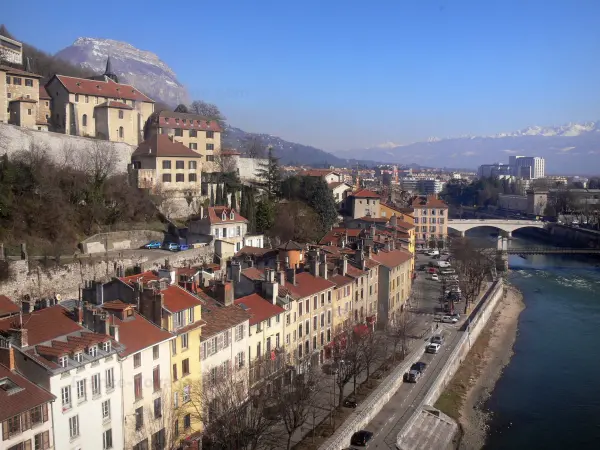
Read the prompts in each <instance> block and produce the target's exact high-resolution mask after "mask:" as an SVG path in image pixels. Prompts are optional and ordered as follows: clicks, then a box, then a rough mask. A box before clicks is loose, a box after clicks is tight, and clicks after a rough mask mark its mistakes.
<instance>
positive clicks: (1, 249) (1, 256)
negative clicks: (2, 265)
mask: <svg viewBox="0 0 600 450" xmlns="http://www.w3.org/2000/svg"><path fill="white" fill-rule="evenodd" d="M5 259H6V256H5V254H4V243H2V242H0V261H4V260H5Z"/></svg>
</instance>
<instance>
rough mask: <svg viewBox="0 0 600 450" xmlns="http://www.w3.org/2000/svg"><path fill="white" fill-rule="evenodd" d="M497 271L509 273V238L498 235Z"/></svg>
mask: <svg viewBox="0 0 600 450" xmlns="http://www.w3.org/2000/svg"><path fill="white" fill-rule="evenodd" d="M496 270H497V271H499V272H508V238H507V237H502V236H500V235H498V245H497V252H496Z"/></svg>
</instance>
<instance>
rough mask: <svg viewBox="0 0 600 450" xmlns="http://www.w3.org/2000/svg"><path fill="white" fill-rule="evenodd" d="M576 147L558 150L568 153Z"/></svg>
mask: <svg viewBox="0 0 600 450" xmlns="http://www.w3.org/2000/svg"><path fill="white" fill-rule="evenodd" d="M574 148H575V147H563V148H559V149H558V151H559V152H562V153H567V152H570V151H571V150H573V149H574Z"/></svg>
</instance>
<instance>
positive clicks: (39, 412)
mask: <svg viewBox="0 0 600 450" xmlns="http://www.w3.org/2000/svg"><path fill="white" fill-rule="evenodd" d="M45 408H46V405H44V406H36V407H35V408H33V409H31V410H30V411H29V420H30V421H31V425H37V424H38V423H43V422H45V420H44V412H43V409H45ZM47 413H48V412H47V410H46V415H47Z"/></svg>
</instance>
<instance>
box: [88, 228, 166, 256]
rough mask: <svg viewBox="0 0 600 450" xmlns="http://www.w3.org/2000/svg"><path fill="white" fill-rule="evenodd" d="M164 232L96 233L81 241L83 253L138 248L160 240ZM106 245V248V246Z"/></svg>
mask: <svg viewBox="0 0 600 450" xmlns="http://www.w3.org/2000/svg"><path fill="white" fill-rule="evenodd" d="M164 237H165V233H162V232H160V231H152V230H131V231H113V232H111V233H98V234H95V235H93V236H90V237H89V238H87V239H85V240H83V241H81V244H80V249H81V251H82V252H83V253H86V254H88V253H104V252H105V251H107V250H108V251H109V252H110V251H113V250H126V249H134V248H140V247H141V246H142V245H144V244H147V243H148V242H150V241H160V242H162V241H163V239H164ZM106 247H108V249H107V248H106Z"/></svg>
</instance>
